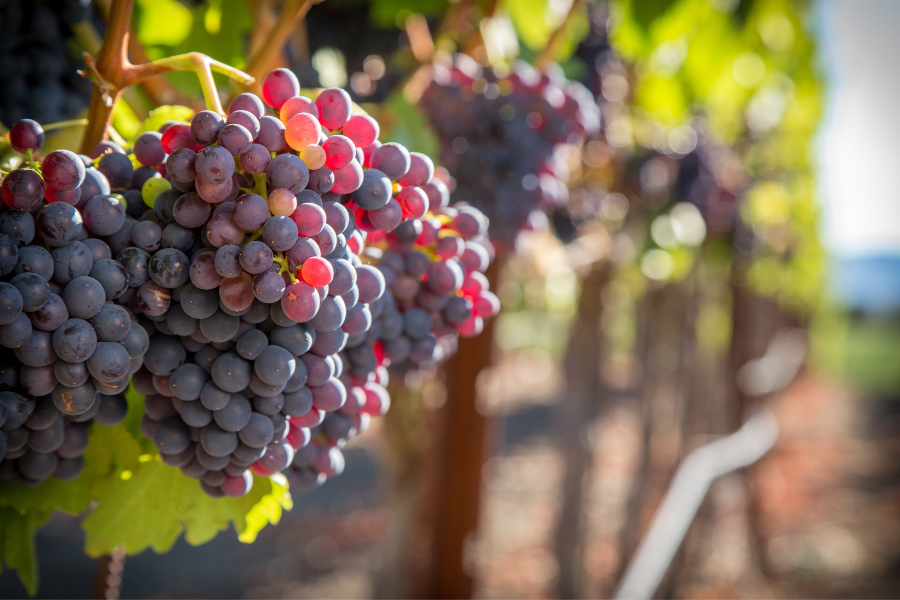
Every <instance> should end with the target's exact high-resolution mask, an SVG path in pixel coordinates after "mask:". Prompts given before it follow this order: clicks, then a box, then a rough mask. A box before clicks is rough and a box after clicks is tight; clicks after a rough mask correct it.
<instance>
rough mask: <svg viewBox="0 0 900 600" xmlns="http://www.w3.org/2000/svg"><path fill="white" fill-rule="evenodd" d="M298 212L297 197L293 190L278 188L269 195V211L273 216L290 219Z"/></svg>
mask: <svg viewBox="0 0 900 600" xmlns="http://www.w3.org/2000/svg"><path fill="white" fill-rule="evenodd" d="M295 210H297V197H296V196H295V195H294V193H293V192H291V190H288V189H285V188H278V189H277V190H272V193H271V194H269V211H270V212H271V213H272V214H273V215H283V216H285V217H289V216H291V215H292V214H294V211H295Z"/></svg>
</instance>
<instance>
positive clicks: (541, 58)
mask: <svg viewBox="0 0 900 600" xmlns="http://www.w3.org/2000/svg"><path fill="white" fill-rule="evenodd" d="M583 2H584V0H572V6H571V7H569V12H568V13H567V14H566V18H565V19H563V21H562V23H560V24H559V27H557V28H556V29H555V30H553V33H551V34H550V39H548V40H547V45H546V46H544V49H543V50H541V53H540V54H538V55H537V57H536V58H535V59H534V66H535V67H538V68H541V67H542V66H544V65H545V64H547V63H548V62H550V61H551V60H553V56H554V55H555V54H556V47H557V46H558V45H559V40H560V38H561V37H562V34H563V33H565V31H566V27H568V26H569V23H570V22H571V21H572V18H573V17H574V16H575V15H576V14H577V13H578V10H579V9H580V8H581V5H582V4H583Z"/></svg>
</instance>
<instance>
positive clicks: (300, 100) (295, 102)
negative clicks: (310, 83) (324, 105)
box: [278, 96, 319, 125]
mask: <svg viewBox="0 0 900 600" xmlns="http://www.w3.org/2000/svg"><path fill="white" fill-rule="evenodd" d="M299 113H306V114H310V115H312V116H314V117H315V118H317V119H318V118H319V107H318V106H316V103H315V102H313V101H312V100H310V99H309V98H307V97H306V96H294V97H293V98H288V99H287V101H286V102H285V103H284V104H283V105H282V106H281V112H279V114H278V116H279V118H280V119H281V122H282V123H284V124H285V125H287V122H288V121H290V120H291V117H293V116H294V115H296V114H299Z"/></svg>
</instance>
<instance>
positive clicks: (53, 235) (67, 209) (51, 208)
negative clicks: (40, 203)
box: [35, 202, 82, 247]
mask: <svg viewBox="0 0 900 600" xmlns="http://www.w3.org/2000/svg"><path fill="white" fill-rule="evenodd" d="M35 228H36V230H37V233H38V235H39V236H40V238H41V239H42V240H43V241H44V243H45V244H47V245H48V246H53V247H57V246H65V245H66V244H71V243H72V242H74V241H75V240H76V239H78V236H79V235H80V234H81V228H82V222H81V215H80V214H79V213H78V211H77V210H76V209H75V207H74V206H72V205H70V204H66V203H65V202H54V203H53V204H48V205H47V206H45V207H44V208H42V209H41V212H39V213H38V216H37V219H35Z"/></svg>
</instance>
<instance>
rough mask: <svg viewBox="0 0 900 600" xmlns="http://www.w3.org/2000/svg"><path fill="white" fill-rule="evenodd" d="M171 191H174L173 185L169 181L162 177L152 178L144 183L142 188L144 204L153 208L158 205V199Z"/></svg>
mask: <svg viewBox="0 0 900 600" xmlns="http://www.w3.org/2000/svg"><path fill="white" fill-rule="evenodd" d="M170 189H172V184H171V183H169V182H168V180H166V179H163V178H162V177H151V178H150V179H148V180H147V181H145V182H144V185H143V187H142V188H141V198H143V199H144V204H146V205H147V206H149V207H150V208H153V205H154V204H155V203H156V197H157V196H159V195H160V194H162V193H163V192H164V191H166V190H170Z"/></svg>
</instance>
